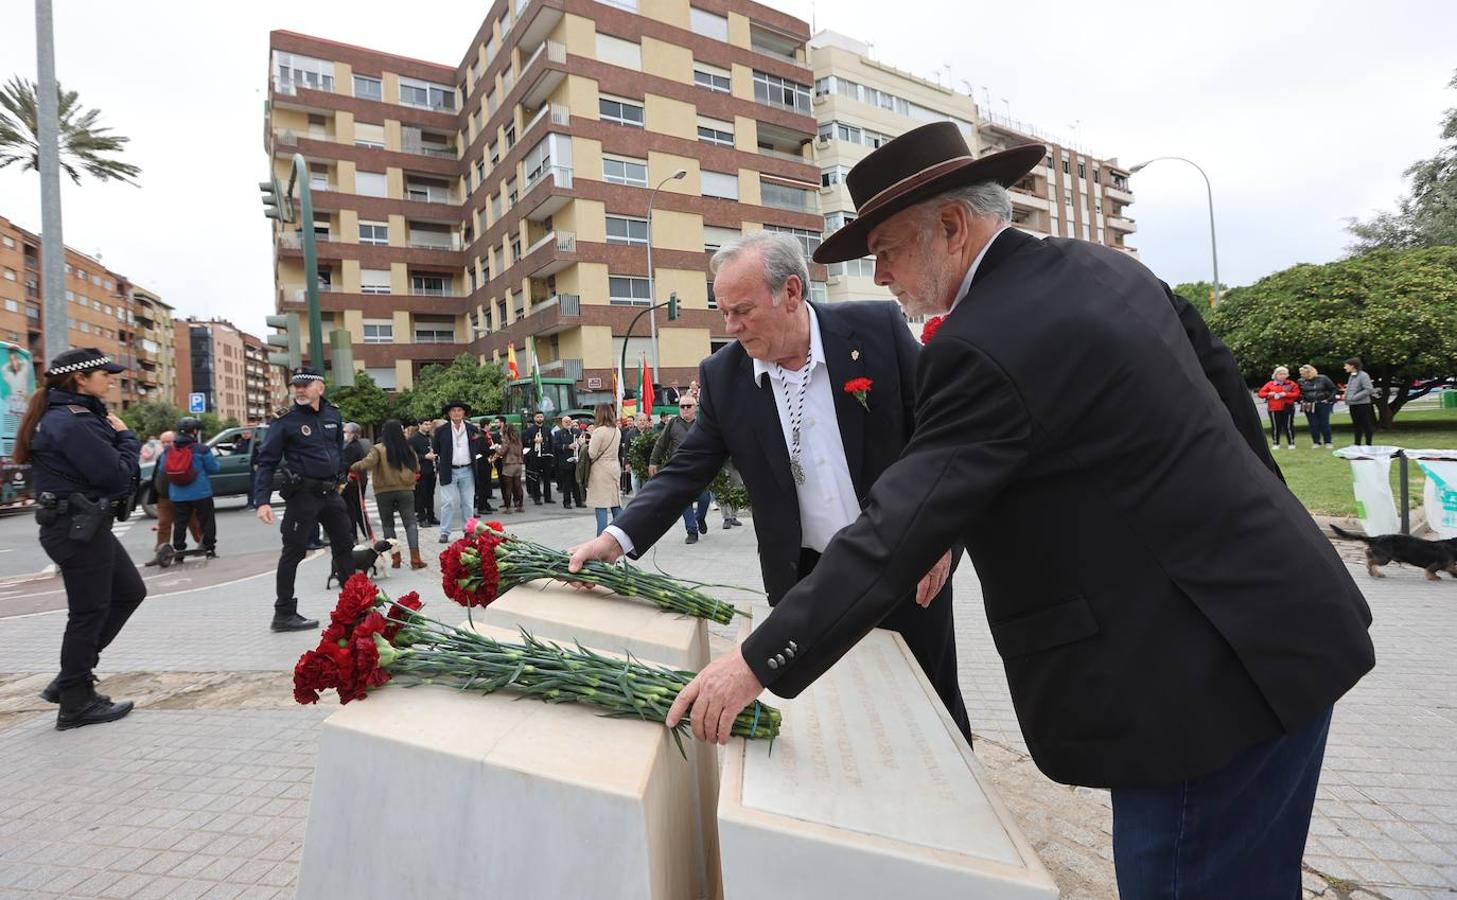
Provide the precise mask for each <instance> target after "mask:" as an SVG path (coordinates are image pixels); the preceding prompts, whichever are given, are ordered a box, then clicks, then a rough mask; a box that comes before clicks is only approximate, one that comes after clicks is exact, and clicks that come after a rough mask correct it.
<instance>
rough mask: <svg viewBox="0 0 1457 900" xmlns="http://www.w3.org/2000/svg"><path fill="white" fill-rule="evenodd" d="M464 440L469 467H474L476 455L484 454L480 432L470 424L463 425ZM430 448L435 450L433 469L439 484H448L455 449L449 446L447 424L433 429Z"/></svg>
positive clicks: (483, 443) (472, 470)
mask: <svg viewBox="0 0 1457 900" xmlns="http://www.w3.org/2000/svg"><path fill="white" fill-rule="evenodd" d="M465 440H466V446H467V447H468V448H469V449H470V457H471V461H470V465H471V466H472V467H474V466H475V459H476V454H477V453H484V452H485V441H484V440H483V439H482V438H481V430H480V429H479V428H477V427H476V426H475V425H474V424H473V423H471V422H466V423H465ZM430 446H431V447H432V448H433V449H434V450H435V457H436V458H435V468H436V471H437V473H438V474H437V477H438V478H439V479H440V483H441V484H450V477H451V475H452V474H453V468H452V467H453V460H454V458H455V448H454V447H453V446H451V438H450V423H449V422H446V423H445V424H444V425H441V426H439V427H438V428H436V429H435V435H434V436H433V437H432V438H431V439H430ZM471 472H472V473H474V472H475V469H474V468H472V469H471Z"/></svg>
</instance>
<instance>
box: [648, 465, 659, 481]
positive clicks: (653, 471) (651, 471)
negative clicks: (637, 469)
mask: <svg viewBox="0 0 1457 900" xmlns="http://www.w3.org/2000/svg"><path fill="white" fill-rule="evenodd" d="M648 477H649V478H657V477H658V467H657V466H653V465H650V466H648Z"/></svg>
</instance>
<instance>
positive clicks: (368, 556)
mask: <svg viewBox="0 0 1457 900" xmlns="http://www.w3.org/2000/svg"><path fill="white" fill-rule="evenodd" d="M399 552H400V542H399V540H398V539H396V538H380V539H379V540H377V541H374V542H372V543H371V542H369V541H366V542H364V543H362V544H356V545H355V547H354V550H353V551H352V553H353V555H354V571H356V572H364V573H365V574H367V575H369V577H370V578H371V579H373V580H375V581H380V580H382V579H385V578H388V577H390V568H389V566H382V565H380V564H379V561H380V559H381V558H382V557H385V556H388V555H390V554H392V553H399ZM335 584H337V585H339V586H340V587H343V586H344V582H343V580H342V579H340V578H339V573H338V572H336V571H334V566H333V565H332V564H331V565H330V566H329V577H328V578H326V579H324V589H325V590H328V589H329V588H330V586H332V585H335Z"/></svg>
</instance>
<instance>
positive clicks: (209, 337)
mask: <svg viewBox="0 0 1457 900" xmlns="http://www.w3.org/2000/svg"><path fill="white" fill-rule="evenodd" d="M184 332H185V334H186V343H187V345H188V363H189V367H190V372H189V375H190V379H189V381H190V383H189V385H188V389H187V391H182V392H180V393H181V394H182V402H181V403H180V404H179V408H180V409H183V410H186V409H187V408H188V404H187V396H186V395H187V394H188V393H198V394H202V395H203V397H204V398H205V407H204V408H205V410H206V411H207V412H213V413H217V414H218V418H220V419H222V420H223V421H227V420H228V419H229V418H234V419H237V420H238V421H239V422H253V421H258V419H255V418H253V417H251V416H250V398H249V391H248V380H249V379H248V373H247V354H246V352H245V349H244V340H245V334H244V333H243V332H242V331H240V330H239V329H238V328H236V327H234V325H233V324H232V323H231V322H228V321H226V320H224V319H187V320H186V321H184V322H181V323H179V324H178V326H177V341H178V343H179V344H181V343H182V342H183V334H184ZM253 340H255V341H257V338H254V339H253ZM258 343H259V345H260V346H261V344H262V342H258ZM266 358H267V354H266V353H265V354H264V359H266Z"/></svg>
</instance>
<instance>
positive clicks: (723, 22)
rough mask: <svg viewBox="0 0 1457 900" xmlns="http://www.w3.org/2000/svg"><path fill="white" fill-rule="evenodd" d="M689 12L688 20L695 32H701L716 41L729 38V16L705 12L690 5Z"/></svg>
mask: <svg viewBox="0 0 1457 900" xmlns="http://www.w3.org/2000/svg"><path fill="white" fill-rule="evenodd" d="M688 14H689V15H688V22H689V25H690V26H691V28H692V30H693V33H694V34H701V35H703V36H704V37H708V38H713V39H714V40H716V41H727V40H728V39H729V30H728V17H727V16H720V15H716V14H714V13H711V12H704V11H703V10H701V9H698V8H697V7H689V9H688Z"/></svg>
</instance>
